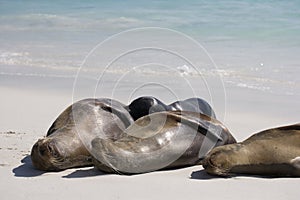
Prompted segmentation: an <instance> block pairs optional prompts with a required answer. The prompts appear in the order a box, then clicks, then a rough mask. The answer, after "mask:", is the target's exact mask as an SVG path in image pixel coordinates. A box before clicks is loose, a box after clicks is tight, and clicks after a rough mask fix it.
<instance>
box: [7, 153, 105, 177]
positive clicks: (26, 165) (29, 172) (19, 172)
mask: <svg viewBox="0 0 300 200" xmlns="http://www.w3.org/2000/svg"><path fill="white" fill-rule="evenodd" d="M21 163H22V164H21V165H20V166H18V167H16V168H14V169H13V170H12V172H13V173H14V175H15V177H36V176H40V175H42V174H45V173H47V172H45V171H40V170H37V169H35V168H34V167H33V165H32V162H31V158H30V156H29V155H28V156H25V157H24V158H23V159H22V160H21ZM100 175H106V174H105V173H104V172H101V171H99V170H97V169H95V168H91V167H88V168H83V169H77V170H76V171H74V172H71V173H70V174H68V175H65V176H62V177H63V178H84V177H92V176H100Z"/></svg>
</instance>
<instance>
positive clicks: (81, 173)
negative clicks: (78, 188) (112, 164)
mask: <svg viewBox="0 0 300 200" xmlns="http://www.w3.org/2000/svg"><path fill="white" fill-rule="evenodd" d="M103 175H107V174H106V173H104V172H101V171H99V170H97V169H96V168H94V167H93V168H87V169H77V170H76V171H74V172H72V173H70V174H68V175H65V176H63V178H86V177H93V176H103Z"/></svg>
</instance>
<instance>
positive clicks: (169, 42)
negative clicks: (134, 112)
mask: <svg viewBox="0 0 300 200" xmlns="http://www.w3.org/2000/svg"><path fill="white" fill-rule="evenodd" d="M150 27H152V28H150ZM0 44H1V45H0V84H2V85H5V84H10V82H13V80H17V79H20V80H21V79H22V78H24V77H27V78H28V79H32V80H35V79H40V78H49V77H50V78H51V77H54V78H57V79H61V80H63V79H68V80H74V81H78V82H80V81H82V82H84V81H83V80H85V81H86V80H89V79H90V80H94V82H92V83H91V84H92V85H93V86H95V87H94V88H93V90H96V89H97V88H101V87H104V88H105V87H106V90H107V87H108V86H107V84H110V85H111V86H112V89H116V88H120V87H121V88H122V87H125V88H126V85H127V88H130V86H128V85H131V86H132V85H134V86H136V87H135V88H132V89H130V90H131V91H130V93H131V95H138V94H139V92H141V90H142V89H143V88H147V87H150V88H151V87H152V89H153V90H157V88H160V89H161V90H167V91H169V92H170V93H172V95H175V96H176V94H175V93H177V92H174V91H173V90H172V88H171V89H170V87H171V86H168V84H169V83H171V84H173V85H174V84H176V83H180V86H181V87H178V88H181V89H183V90H184V88H186V87H189V88H192V89H193V88H194V89H195V88H196V87H203V88H209V85H210V84H209V80H212V81H214V82H218V83H217V84H218V85H219V86H220V87H223V86H224V84H225V86H226V85H227V86H235V87H240V88H247V89H253V90H259V91H262V92H266V93H275V94H280V95H288V96H293V97H296V96H297V97H298V98H299V95H300V77H299V74H300V59H299V55H300V1H298V0H291V1H279V0H272V1H271V0H255V1H254V0H247V1H237V0H223V1H208V0H200V1H199V0H198V1H196V0H191V1H179V0H175V1H163V0H154V1H146V0H141V1H122V0H114V1H76V0H72V1H71V0H67V1H58V0H52V1H39V0H27V1H21V0H13V1H9V0H7V1H4V0H0ZM216 79H217V80H218V81H215V80H216ZM45 80H46V79H45ZM95 80H96V82H95ZM162 80H164V81H162ZM180 80H182V81H181V82H180ZM189 80H190V81H189ZM196 80H199V81H198V82H197V81H196ZM87 82H88V81H87ZM190 82H192V83H194V85H193V84H190ZM199 82H201V84H199ZM181 83H184V84H181ZM95 84H96V85H95ZM185 84H187V85H185ZM74 85H75V86H76V84H74ZM196 85H197V86H196ZM77 87H79V88H80V87H89V85H85V86H80V85H79V84H77ZM95 88H96V89H95ZM153 90H149V91H150V92H151V91H153ZM150 92H149V93H150ZM208 93H209V94H210V93H211V91H208Z"/></svg>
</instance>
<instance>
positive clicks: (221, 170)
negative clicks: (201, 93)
mask: <svg viewBox="0 0 300 200" xmlns="http://www.w3.org/2000/svg"><path fill="white" fill-rule="evenodd" d="M202 164H203V167H204V168H205V171H207V172H208V173H210V174H214V175H220V176H230V175H234V174H249V175H262V176H275V177H280V176H283V177H284V176H295V177H299V176H300V124H295V125H290V126H284V127H278V128H273V129H269V130H265V131H262V132H259V133H257V134H254V135H253V136H251V137H250V138H248V139H247V140H245V141H243V142H241V143H236V144H231V145H225V146H221V147H216V148H214V149H213V150H212V151H211V152H210V153H209V154H208V155H207V156H206V158H205V159H204V160H203V162H202Z"/></svg>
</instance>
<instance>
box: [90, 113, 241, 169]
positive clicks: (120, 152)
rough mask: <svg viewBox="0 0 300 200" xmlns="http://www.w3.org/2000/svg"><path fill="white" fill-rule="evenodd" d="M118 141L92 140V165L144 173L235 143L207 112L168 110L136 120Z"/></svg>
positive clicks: (184, 163)
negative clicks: (204, 113)
mask: <svg viewBox="0 0 300 200" xmlns="http://www.w3.org/2000/svg"><path fill="white" fill-rule="evenodd" d="M125 132H126V134H125V135H124V137H123V138H120V139H119V140H117V141H113V140H105V139H101V138H96V139H94V140H93V141H92V155H93V156H94V157H93V163H94V165H95V166H96V167H97V168H98V169H100V170H102V171H106V172H114V173H121V174H138V173H146V172H151V171H155V170H160V169H170V168H179V167H185V166H191V165H196V164H198V163H199V161H200V160H201V159H202V158H203V157H204V156H205V155H206V154H207V153H208V151H209V150H210V149H212V148H213V147H214V146H219V145H224V144H231V143H235V142H236V141H235V139H234V138H233V137H232V135H231V134H230V132H229V131H228V130H227V129H226V128H225V127H224V126H223V125H222V124H221V123H220V122H218V121H217V120H215V119H212V118H210V117H208V116H206V115H203V114H199V113H194V112H186V111H175V112H173V111H167V112H158V113H153V114H150V115H147V116H144V117H142V118H139V119H138V120H137V121H135V123H134V124H132V125H131V126H129V127H128V128H127V129H126V130H125Z"/></svg>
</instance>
